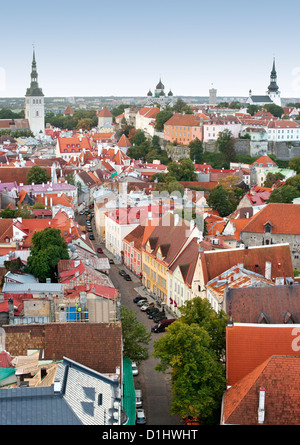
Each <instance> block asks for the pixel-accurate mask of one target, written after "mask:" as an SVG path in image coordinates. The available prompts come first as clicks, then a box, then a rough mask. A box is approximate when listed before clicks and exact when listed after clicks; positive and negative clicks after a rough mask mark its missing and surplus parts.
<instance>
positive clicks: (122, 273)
mask: <svg viewBox="0 0 300 445" xmlns="http://www.w3.org/2000/svg"><path fill="white" fill-rule="evenodd" d="M119 275H121V276H122V277H124V276H125V275H127V273H126V272H125V270H123V269H121V270H119Z"/></svg>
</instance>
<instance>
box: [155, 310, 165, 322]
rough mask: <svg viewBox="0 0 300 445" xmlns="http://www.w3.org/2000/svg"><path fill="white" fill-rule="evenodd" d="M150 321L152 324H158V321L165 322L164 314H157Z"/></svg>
mask: <svg viewBox="0 0 300 445" xmlns="http://www.w3.org/2000/svg"><path fill="white" fill-rule="evenodd" d="M152 319H153V321H154V323H158V322H159V321H160V320H166V319H167V316H166V314H165V313H164V312H158V313H157V314H155V315H154V316H153V318H152Z"/></svg>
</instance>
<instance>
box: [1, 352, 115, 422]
mask: <svg viewBox="0 0 300 445" xmlns="http://www.w3.org/2000/svg"><path fill="white" fill-rule="evenodd" d="M57 383H58V387H59V388H57V387H56V385H57ZM120 402H121V392H120V387H119V381H118V379H117V376H116V375H114V376H111V377H109V376H107V375H104V374H101V373H98V372H97V371H94V370H92V369H90V368H87V367H85V366H83V365H81V364H79V363H77V362H74V361H72V360H70V359H67V358H64V361H63V363H59V364H58V367H57V372H56V377H55V382H54V385H51V386H45V387H25V388H24V387H22V388H5V389H4V388H3V389H1V390H0V425H113V424H118V422H119V417H120V411H121V409H120V408H121V406H120Z"/></svg>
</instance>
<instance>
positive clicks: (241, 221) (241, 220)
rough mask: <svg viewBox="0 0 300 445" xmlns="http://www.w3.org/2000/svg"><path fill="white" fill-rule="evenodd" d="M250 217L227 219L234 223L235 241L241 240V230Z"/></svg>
mask: <svg viewBox="0 0 300 445" xmlns="http://www.w3.org/2000/svg"><path fill="white" fill-rule="evenodd" d="M250 220H251V218H236V219H229V221H230V222H231V223H232V224H234V227H235V232H234V235H233V236H234V239H236V240H237V241H240V240H241V231H242V230H243V229H244V228H245V226H247V224H249V221H250Z"/></svg>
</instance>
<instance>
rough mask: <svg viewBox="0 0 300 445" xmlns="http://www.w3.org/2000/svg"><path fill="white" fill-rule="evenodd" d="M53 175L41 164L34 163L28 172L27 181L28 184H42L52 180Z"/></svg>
mask: <svg viewBox="0 0 300 445" xmlns="http://www.w3.org/2000/svg"><path fill="white" fill-rule="evenodd" d="M50 179H51V176H50V175H49V174H48V172H47V170H46V169H45V168H42V167H40V166H39V165H34V166H33V167H31V169H30V170H29V171H28V172H27V175H26V181H27V184H32V183H34V184H42V183H47V181H50Z"/></svg>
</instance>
